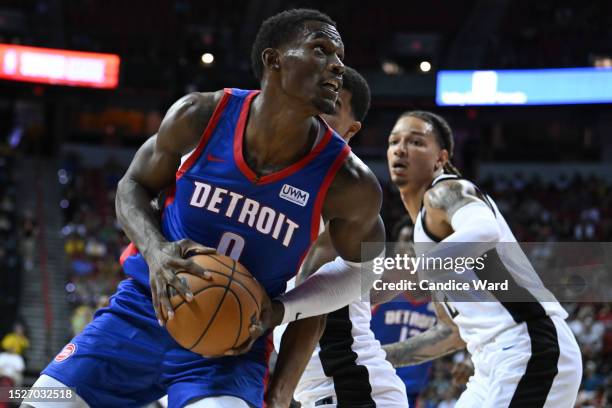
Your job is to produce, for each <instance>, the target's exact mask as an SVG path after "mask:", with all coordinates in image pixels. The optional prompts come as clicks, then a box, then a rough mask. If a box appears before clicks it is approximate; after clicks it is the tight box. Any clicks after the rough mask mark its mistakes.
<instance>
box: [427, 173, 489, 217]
mask: <svg viewBox="0 0 612 408" xmlns="http://www.w3.org/2000/svg"><path fill="white" fill-rule="evenodd" d="M473 201H483V202H484V203H485V204H487V205H489V204H488V202H487V198H486V197H485V196H484V194H483V193H482V192H481V191H480V189H479V188H478V187H477V186H476V184H474V183H473V182H472V181H470V180H467V179H464V178H448V179H444V180H440V181H439V182H437V183H435V184H434V185H433V186H431V187H430V188H429V189H428V190H427V191H426V192H425V195H424V197H423V205H424V207H425V208H427V209H428V210H429V209H431V210H443V211H446V212H448V211H450V210H453V209H454V210H456V209H457V208H458V207H460V206H462V205H465V204H467V203H469V202H473Z"/></svg>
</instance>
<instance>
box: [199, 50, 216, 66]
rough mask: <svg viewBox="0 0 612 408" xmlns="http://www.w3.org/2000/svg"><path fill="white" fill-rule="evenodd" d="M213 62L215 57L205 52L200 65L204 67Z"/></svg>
mask: <svg viewBox="0 0 612 408" xmlns="http://www.w3.org/2000/svg"><path fill="white" fill-rule="evenodd" d="M214 60H215V56H214V55H212V54H211V53H210V52H205V53H204V54H202V63H203V64H204V65H210V64H212V63H213V61H214Z"/></svg>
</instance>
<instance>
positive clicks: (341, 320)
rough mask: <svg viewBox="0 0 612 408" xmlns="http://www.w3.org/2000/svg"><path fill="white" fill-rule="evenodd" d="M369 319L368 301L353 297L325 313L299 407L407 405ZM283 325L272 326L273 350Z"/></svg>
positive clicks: (302, 384) (302, 381)
mask: <svg viewBox="0 0 612 408" xmlns="http://www.w3.org/2000/svg"><path fill="white" fill-rule="evenodd" d="M293 284H294V282H293V280H292V281H290V282H289V285H288V288H287V289H290V287H292V286H293ZM371 318H372V314H371V310H370V303H369V302H354V303H351V304H350V305H348V306H345V307H343V308H341V309H339V310H337V311H335V312H332V313H329V314H328V315H327V324H326V328H325V331H324V332H323V336H322V337H321V340H320V342H319V345H317V347H316V348H315V350H314V353H313V354H312V357H311V358H310V361H309V363H308V365H307V367H306V369H305V370H304V373H303V374H302V378H301V379H300V381H299V383H298V386H297V388H296V390H295V396H294V397H295V399H296V400H297V401H299V402H300V403H301V404H302V406H303V407H305V408H308V407H314V406H315V404H316V405H317V406H323V405H325V406H328V405H329V406H335V405H338V406H360V407H383V408H384V407H389V408H391V407H393V408H396V407H397V408H401V407H407V406H408V402H407V401H408V399H407V396H406V387H405V385H404V383H403V382H402V381H401V379H400V378H399V377H398V376H397V375H396V374H395V369H394V368H393V367H392V366H391V364H390V363H389V362H388V361H387V360H386V354H385V352H384V351H383V349H382V347H381V345H380V343H379V341H378V340H376V338H375V337H374V333H372V331H371V330H370V320H371ZM285 329H286V325H283V326H279V327H277V328H276V329H274V346H275V348H276V350H277V351H278V350H279V349H280V342H281V337H282V335H283V333H284V331H285Z"/></svg>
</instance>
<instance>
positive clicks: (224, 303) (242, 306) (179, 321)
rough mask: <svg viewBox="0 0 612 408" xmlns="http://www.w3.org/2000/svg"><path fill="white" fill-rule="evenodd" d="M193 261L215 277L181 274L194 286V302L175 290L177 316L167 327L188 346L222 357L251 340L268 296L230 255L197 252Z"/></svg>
mask: <svg viewBox="0 0 612 408" xmlns="http://www.w3.org/2000/svg"><path fill="white" fill-rule="evenodd" d="M193 260H194V261H195V262H196V263H197V264H198V265H200V266H202V267H204V268H205V269H206V270H208V271H209V272H210V273H211V275H212V280H204V279H202V278H200V277H198V276H195V275H192V274H189V273H179V274H178V275H177V276H178V277H179V279H181V280H182V281H183V282H185V283H186V284H187V285H188V286H189V288H190V289H191V292H192V293H193V301H192V302H185V300H184V299H183V298H182V297H181V296H180V295H178V294H176V291H174V290H171V293H175V295H174V296H172V297H171V298H170V302H171V304H172V307H173V308H174V318H173V319H172V320H168V322H167V324H166V328H167V329H168V331H169V332H170V334H171V335H172V337H173V338H174V339H175V340H176V341H177V343H179V344H180V345H181V346H183V347H185V348H186V349H189V350H191V351H193V352H194V353H198V354H201V355H202V356H204V357H212V356H220V355H222V354H223V353H225V352H226V351H227V350H229V349H231V348H233V347H236V346H239V345H240V344H242V343H244V342H245V341H246V340H247V339H248V337H249V326H250V325H251V322H252V321H253V320H258V319H259V317H260V313H261V306H262V303H263V301H264V299H266V297H267V295H266V292H265V291H264V289H263V288H262V287H261V285H260V284H259V282H257V281H256V280H255V278H254V277H253V276H252V275H251V274H250V273H249V271H248V270H247V269H246V268H245V267H244V266H242V265H241V264H240V263H239V262H236V261H234V260H233V259H231V258H229V257H227V256H224V255H218V254H213V255H196V256H194V257H193Z"/></svg>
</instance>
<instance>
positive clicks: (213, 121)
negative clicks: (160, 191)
mask: <svg viewBox="0 0 612 408" xmlns="http://www.w3.org/2000/svg"><path fill="white" fill-rule="evenodd" d="M231 95H232V91H231V89H229V88H225V89H223V96H222V97H221V100H220V101H219V103H218V104H217V106H216V107H215V110H214V112H213V114H212V116H211V117H210V120H209V121H208V124H207V125H206V128H205V129H204V132H203V133H202V136H201V137H200V141H199V142H198V146H197V147H196V148H195V150H194V151H193V153H191V155H190V156H189V158H188V159H187V160H185V162H184V163H183V164H182V165H181V166H180V167H179V169H178V170H177V172H176V180H179V179H180V178H181V177H183V175H185V173H187V172H188V171H189V169H190V168H191V167H192V166H193V165H194V164H195V162H196V161H197V160H198V158H199V157H200V155H201V154H202V152H203V151H204V148H205V147H206V145H207V144H208V141H209V140H210V137H211V136H212V134H213V133H214V131H215V128H216V127H217V123H219V120H220V119H221V115H222V114H223V111H224V110H225V107H226V106H227V104H228V102H229V99H230V96H231Z"/></svg>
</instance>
